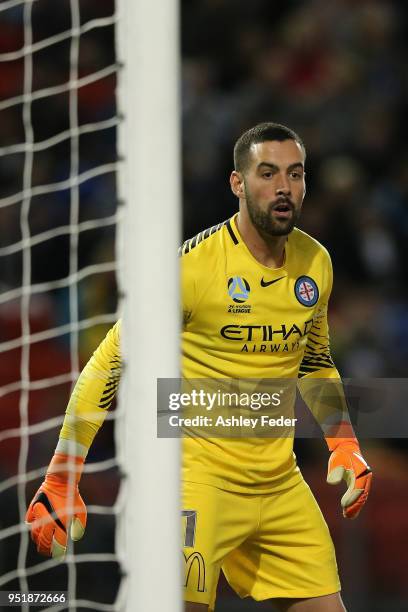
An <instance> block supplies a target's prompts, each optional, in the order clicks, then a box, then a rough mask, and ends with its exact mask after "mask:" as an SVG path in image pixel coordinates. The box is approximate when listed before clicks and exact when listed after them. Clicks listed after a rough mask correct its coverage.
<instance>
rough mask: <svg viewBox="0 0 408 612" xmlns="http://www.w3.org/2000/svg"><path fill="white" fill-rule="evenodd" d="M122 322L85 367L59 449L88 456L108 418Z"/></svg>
mask: <svg viewBox="0 0 408 612" xmlns="http://www.w3.org/2000/svg"><path fill="white" fill-rule="evenodd" d="M119 326H120V323H119V322H118V323H117V324H116V325H115V326H114V327H113V328H112V329H111V330H110V331H109V332H108V334H107V336H106V337H105V339H104V340H103V341H102V342H101V344H100V345H99V347H98V348H97V349H96V351H95V352H94V354H93V355H92V357H91V358H90V360H89V361H88V363H87V364H86V366H85V368H84V369H83V371H82V373H81V375H80V377H79V379H78V381H77V383H76V385H75V387H74V390H73V392H72V395H71V398H70V401H69V403H68V407H67V410H66V413H65V418H64V422H63V425H62V428H61V432H60V436H59V441H58V445H57V448H56V450H57V452H61V453H66V454H69V455H76V456H81V457H86V454H87V452H88V450H89V448H90V446H91V444H92V442H93V440H94V438H95V436H96V434H97V432H98V430H99V428H100V427H101V425H102V423H103V421H104V420H105V417H106V413H107V410H108V409H109V407H110V406H111V404H112V401H113V398H114V395H115V392H116V389H117V386H118V384H119V379H120V366H121V360H120V347H119V328H120V327H119Z"/></svg>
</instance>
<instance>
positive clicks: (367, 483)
mask: <svg viewBox="0 0 408 612" xmlns="http://www.w3.org/2000/svg"><path fill="white" fill-rule="evenodd" d="M326 442H327V446H328V447H329V450H331V455H330V458H329V466H328V470H327V482H328V483H329V484H333V485H336V484H339V483H340V482H341V481H342V480H345V481H346V483H347V487H348V488H347V491H346V492H345V493H344V495H343V497H342V498H341V506H342V508H343V516H344V517H345V518H351V519H354V518H356V517H357V516H358V515H359V513H360V511H361V509H362V507H363V506H364V504H365V502H366V501H367V497H368V493H369V491H370V487H371V480H372V477H373V475H372V473H371V468H370V467H369V466H368V464H367V463H366V462H365V460H364V459H363V457H362V455H361V450H360V446H359V444H358V441H357V439H356V438H326Z"/></svg>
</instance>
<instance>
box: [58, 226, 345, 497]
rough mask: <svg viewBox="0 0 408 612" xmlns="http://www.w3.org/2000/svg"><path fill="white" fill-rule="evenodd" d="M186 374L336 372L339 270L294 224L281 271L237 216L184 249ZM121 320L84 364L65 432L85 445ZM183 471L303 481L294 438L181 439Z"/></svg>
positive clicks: (111, 389) (113, 373)
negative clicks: (332, 346) (252, 245)
mask: <svg viewBox="0 0 408 612" xmlns="http://www.w3.org/2000/svg"><path fill="white" fill-rule="evenodd" d="M180 254H181V282H182V288H181V292H182V305H183V315H184V317H183V318H184V323H183V330H182V376H183V378H185V379H196V378H209V379H214V378H215V379H217V378H218V379H219V378H224V379H225V378H228V379H271V378H278V379H284V378H285V379H286V378H298V377H305V376H308V377H311V376H312V377H314V376H321V377H327V378H329V377H335V378H337V377H338V373H337V371H336V369H335V367H334V364H333V362H332V360H331V357H330V351H329V335H328V324H327V304H328V299H329V295H330V291H331V286H332V268H331V262H330V258H329V255H328V253H327V251H326V250H325V248H324V247H323V246H322V245H321V244H319V243H318V242H317V241H316V240H314V239H313V238H311V237H310V236H308V235H307V234H305V233H304V232H302V231H300V230H298V229H295V230H294V231H293V232H292V233H291V234H290V235H289V236H288V240H287V242H286V246H285V261H284V264H283V266H282V267H281V268H277V269H270V268H267V267H266V266H263V265H262V264H260V263H259V262H258V261H257V260H256V259H255V258H254V257H253V256H252V254H251V253H250V251H249V250H248V248H247V247H246V245H245V243H244V242H243V240H242V239H241V237H240V235H239V232H238V228H237V226H236V216H235V217H233V218H232V219H229V220H227V221H225V222H224V223H220V224H219V225H217V226H214V227H212V228H210V229H207V230H205V231H203V232H201V233H200V234H198V235H197V236H196V237H194V238H192V239H190V240H187V241H186V242H185V243H184V244H183V246H182V247H181V249H180ZM120 365H121V359H120V322H118V323H117V324H116V325H115V326H114V327H113V328H112V329H111V330H110V331H109V333H108V334H107V336H106V338H105V339H104V340H103V342H102V343H101V344H100V346H99V347H98V348H97V350H96V351H95V352H94V354H93V356H92V357H91V359H90V360H89V362H88V364H87V365H86V367H85V368H84V370H83V372H82V374H81V376H80V378H79V379H78V382H77V384H76V387H75V389H74V392H73V394H72V397H71V400H70V403H69V405H68V408H67V412H66V417H65V420H64V425H63V428H62V430H61V434H60V439H61V440H62V441H64V440H73V441H75V442H77V443H78V444H80V445H81V447H82V448H85V450H86V449H88V448H89V446H90V445H91V443H92V440H93V438H94V436H95V434H96V432H97V431H98V429H99V427H100V425H101V424H102V422H103V419H104V417H105V415H106V411H107V410H108V408H109V407H110V405H111V402H112V399H113V396H114V393H115V391H116V388H117V385H118V381H119V376H120ZM182 477H183V479H184V480H187V481H191V482H200V483H203V484H211V485H214V486H217V487H220V488H224V489H228V490H232V491H237V492H243V493H251V492H252V493H259V492H269V491H279V490H282V489H284V488H287V487H290V486H292V485H293V484H295V482H296V480H297V479H299V478H300V473H299V471H298V468H297V466H296V461H295V457H294V454H293V439H292V438H291V437H285V438H259V437H253V438H244V439H241V438H221V437H218V438H209V439H207V438H205V437H186V438H184V439H183V466H182Z"/></svg>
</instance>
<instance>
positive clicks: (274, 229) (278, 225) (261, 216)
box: [246, 189, 300, 238]
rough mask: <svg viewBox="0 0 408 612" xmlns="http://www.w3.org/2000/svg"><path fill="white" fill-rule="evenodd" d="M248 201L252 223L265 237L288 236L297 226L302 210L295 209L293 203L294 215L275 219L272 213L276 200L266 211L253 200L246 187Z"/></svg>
mask: <svg viewBox="0 0 408 612" xmlns="http://www.w3.org/2000/svg"><path fill="white" fill-rule="evenodd" d="M246 203H247V209H248V214H249V218H250V219H251V221H252V224H253V225H254V226H255V228H256V229H257V231H258V233H259V234H260V235H261V236H262V237H263V238H268V237H274V236H287V235H288V234H290V233H291V232H292V231H293V228H294V227H295V226H296V224H297V222H298V221H299V218H300V210H299V211H297V210H295V208H294V206H293V204H291V208H292V216H291V217H290V218H289V219H273V218H272V215H271V213H272V210H273V208H274V206H275V205H276V202H272V203H271V204H269V206H268V210H267V211H266V212H265V211H263V210H260V208H259V207H258V206H257V205H256V204H255V203H254V202H253V200H252V198H251V196H250V195H249V193H248V189H246Z"/></svg>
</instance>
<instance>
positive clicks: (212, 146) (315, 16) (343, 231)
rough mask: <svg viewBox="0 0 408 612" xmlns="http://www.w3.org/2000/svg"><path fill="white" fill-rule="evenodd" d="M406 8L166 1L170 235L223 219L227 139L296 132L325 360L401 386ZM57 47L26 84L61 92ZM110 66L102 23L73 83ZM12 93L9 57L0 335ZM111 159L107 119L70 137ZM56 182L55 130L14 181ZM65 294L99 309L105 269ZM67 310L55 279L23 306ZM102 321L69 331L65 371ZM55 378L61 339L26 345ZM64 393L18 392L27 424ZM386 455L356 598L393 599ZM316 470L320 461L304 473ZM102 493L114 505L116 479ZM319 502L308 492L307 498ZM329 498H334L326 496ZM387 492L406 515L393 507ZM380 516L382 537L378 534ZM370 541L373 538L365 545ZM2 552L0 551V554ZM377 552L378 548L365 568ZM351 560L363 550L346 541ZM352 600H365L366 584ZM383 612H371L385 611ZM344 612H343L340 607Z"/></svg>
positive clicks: (346, 0) (90, 162)
mask: <svg viewBox="0 0 408 612" xmlns="http://www.w3.org/2000/svg"><path fill="white" fill-rule="evenodd" d="M114 4H115V3H114V0H80V1H79V6H80V19H81V24H83V23H86V22H88V21H90V20H91V19H96V18H100V17H107V16H110V15H112V14H113V13H114V10H115V6H114ZM405 5H406V3H404V2H403V1H402V0H400V1H386V0H359V1H356V0H331V1H330V2H327V0H308V1H305V0H286V1H283V0H276V1H274V2H271V1H270V0H251V1H250V2H246V1H244V0H181V47H182V72H181V90H182V117H181V119H182V138H183V187H184V200H183V202H184V205H183V220H184V228H183V232H184V237H185V238H187V237H191V236H192V235H194V234H196V233H197V232H199V231H200V230H202V229H203V228H206V227H209V226H211V225H213V224H215V223H218V222H220V221H222V220H224V219H225V218H227V217H228V216H230V215H232V214H233V213H234V212H235V210H236V208H237V201H236V200H235V198H234V196H233V195H232V194H231V192H230V190H229V183H228V177H229V174H230V171H231V169H232V149H233V145H234V142H235V140H236V139H237V138H238V136H239V135H240V134H241V133H242V132H243V131H244V130H246V129H248V128H249V127H251V126H253V125H254V124H256V123H258V122H261V121H269V120H270V121H276V122H279V123H283V124H286V125H288V126H289V127H291V128H293V129H294V130H295V131H297V132H298V133H299V135H300V136H301V137H302V139H303V140H304V142H305V145H306V149H307V162H306V171H307V195H306V199H305V204H304V212H303V217H302V221H301V228H302V229H304V230H305V231H306V232H308V233H310V234H311V235H312V236H314V237H315V238H317V239H318V240H320V241H321V242H322V243H323V244H324V245H325V246H326V247H327V248H328V249H329V251H330V253H331V255H332V260H333V267H334V290H333V295H332V300H331V310H330V321H331V336H332V348H333V355H334V358H335V362H336V365H337V366H338V368H339V370H340V372H341V373H342V375H343V376H345V377H362V378H364V377H368V378H369V377H405V376H406V371H407V365H408V294H407V286H408V267H407V266H406V265H405V262H406V261H407V260H408V204H407V196H408V173H407V170H406V166H407V163H408V148H407V144H406V138H405V137H404V133H405V132H404V129H403V125H404V119H405V107H406V97H407V72H406V62H407V51H408V49H407V47H408V32H407V23H406V19H405V16H406V6H405ZM0 9H1V4H0ZM23 11H24V7H23V5H22V4H21V5H15V6H13V7H11V8H9V9H8V10H4V11H1V10H0V55H1V54H5V53H10V52H13V51H16V50H18V49H20V48H21V47H22V46H23V44H24V28H23ZM70 27H71V5H70V2H69V0H59V1H58V10H55V2H54V0H38V1H37V2H34V3H33V5H32V33H33V42H34V43H35V42H37V41H39V40H43V39H45V38H48V37H50V36H53V35H55V34H57V33H59V32H63V31H65V30H67V29H69V28H70ZM70 43H71V41H70V39H69V38H68V39H66V40H61V41H60V42H58V43H57V44H53V45H52V46H48V47H45V48H43V49H41V50H39V51H37V52H36V53H35V54H34V55H33V58H34V63H33V82H32V90H39V89H44V88H47V87H54V86H59V85H62V84H64V83H67V82H69V79H70V53H71V48H70ZM158 44H161V41H160V43H158ZM114 63H115V48H114V26H113V25H111V26H105V27H103V28H95V29H92V30H89V31H88V32H86V33H83V34H82V35H81V37H80V44H79V56H78V76H79V78H81V77H85V76H87V75H90V74H93V73H95V72H97V71H99V70H101V69H103V68H105V67H108V66H112V65H113V64H114ZM115 87H116V76H115V73H114V72H112V73H111V74H109V75H107V76H105V77H103V78H100V79H97V80H95V81H94V82H91V83H89V84H88V85H86V86H83V87H81V88H80V89H79V90H78V104H77V111H78V122H79V125H82V126H83V125H85V124H92V123H94V122H96V121H109V120H110V119H111V118H113V117H115V115H116V112H117V111H116V102H115ZM23 92H24V57H21V58H19V59H13V60H8V61H2V62H0V343H1V342H4V341H8V340H11V339H13V338H18V337H19V336H20V334H21V321H20V307H21V297H16V298H15V299H13V300H4V299H3V300H2V295H3V296H4V294H6V292H8V291H11V290H13V289H15V288H18V287H21V284H22V266H23V262H22V254H21V251H17V252H15V253H9V254H5V255H3V254H2V251H1V249H4V248H7V247H8V246H10V245H12V244H14V243H16V242H18V241H20V240H21V239H22V228H21V220H20V217H21V210H22V208H21V207H22V200H20V201H16V202H15V203H13V204H11V205H4V203H5V199H6V198H9V197H10V196H12V195H13V194H16V193H18V192H21V191H22V189H23V186H24V183H23V181H24V172H25V155H24V151H22V150H14V151H13V150H10V149H9V147H12V146H13V145H16V144H18V143H23V142H24V141H26V140H27V138H29V136H30V134H29V131H28V130H27V124H25V123H24V115H23V105H22V103H18V104H15V105H12V106H5V105H4V101H5V100H7V99H10V98H13V97H15V96H19V95H21V94H22V93H23ZM71 118H72V117H71ZM31 125H32V129H33V139H34V141H35V142H36V143H38V142H41V141H44V140H46V139H48V138H51V137H52V136H55V135H56V134H60V133H63V132H64V131H65V130H68V129H69V127H70V94H69V91H65V92H61V93H59V94H57V95H53V96H50V97H46V98H42V99H38V100H35V101H34V102H33V103H32V105H31ZM116 156H117V153H116V130H115V126H114V125H111V127H106V128H105V129H103V130H100V131H97V132H87V133H84V134H82V135H81V136H79V172H80V173H83V172H86V171H89V170H92V169H93V168H95V167H97V166H101V165H105V164H108V163H111V162H114V161H115V160H116ZM70 172H71V142H70V139H69V138H66V139H62V140H61V141H60V142H58V143H55V144H52V146H48V147H46V148H44V149H42V150H40V151H37V152H35V153H34V155H33V167H32V173H31V184H32V185H33V186H38V185H48V184H53V183H58V182H61V181H64V180H67V179H68V178H69V176H70ZM26 178H27V177H26ZM79 198H80V206H79V219H78V220H79V221H87V220H94V219H99V218H105V217H109V216H110V215H112V214H114V212H115V210H116V205H117V196H116V185H115V174H114V172H106V173H103V174H100V175H98V176H95V177H93V178H91V179H89V180H87V181H84V182H83V183H81V185H80V187H79ZM70 200H71V194H70V190H69V189H68V188H67V189H59V190H54V191H52V192H51V193H46V194H42V195H37V196H35V197H32V199H31V202H30V210H29V215H28V219H27V221H28V225H29V229H30V235H32V236H33V235H36V234H39V233H41V232H44V231H47V230H49V229H51V228H55V227H56V226H63V225H67V224H69V223H70V214H71V213H70V211H71V206H70V204H71V201H70ZM114 248H115V228H114V225H109V226H106V227H101V228H97V229H94V230H90V231H84V232H81V233H80V235H79V244H78V267H79V269H83V268H84V267H86V266H89V265H92V264H97V263H104V262H109V261H112V260H113V259H114ZM69 253H70V238H69V235H68V234H66V235H63V236H56V237H55V238H52V239H49V240H46V241H43V242H40V243H39V244H38V245H36V246H33V247H32V249H31V258H32V260H31V262H32V265H31V273H30V275H31V279H30V281H31V284H38V283H44V282H52V281H54V280H56V279H61V278H64V277H65V276H67V274H68V272H69ZM78 302H79V303H78V307H79V317H80V318H81V319H83V318H86V317H90V316H93V315H96V314H102V313H106V312H114V311H115V308H116V303H117V288H116V281H115V276H114V273H113V272H106V273H104V274H96V275H92V276H89V277H86V278H84V279H83V280H82V281H80V283H79V285H78ZM69 317H70V308H69V288H68V287H62V288H59V289H58V288H55V289H53V290H52V291H49V292H47V293H44V292H42V293H39V294H37V295H34V296H32V298H31V301H30V324H31V331H32V332H36V331H41V330H45V329H49V328H52V327H56V326H58V325H62V324H65V323H67V322H69ZM104 329H106V328H104ZM104 329H101V327H98V328H92V329H91V330H89V331H85V332H81V334H80V353H81V365H83V363H84V362H85V360H86V359H87V358H88V357H89V354H90V353H91V352H92V350H93V349H94V347H95V346H96V344H97V342H98V341H99V339H100V338H101V337H102V335H103V331H104ZM406 341H407V342H406ZM20 360H21V352H20V350H19V349H15V350H13V351H8V352H7V353H0V387H1V386H3V385H6V384H9V383H12V382H15V381H18V380H19V377H20ZM70 368H71V360H70V354H69V341H68V336H63V337H60V338H57V339H56V340H46V341H44V342H39V343H36V344H33V345H32V347H31V354H30V377H31V379H32V380H36V379H41V378H45V377H47V376H54V375H57V374H63V373H66V372H69V371H70ZM69 391H70V383H66V384H62V385H59V386H56V387H51V388H48V389H43V390H41V391H33V392H31V393H30V404H29V419H30V423H35V422H37V421H41V420H44V419H45V418H46V417H50V416H56V415H62V412H63V409H64V405H65V403H66V400H67V397H68V395H69ZM19 401H20V391H19V390H16V391H14V392H12V393H7V395H4V396H0V413H1V419H0V433H1V431H2V430H4V429H7V428H9V427H14V426H16V427H17V426H18V425H19ZM57 431H58V429H55V431H52V432H51V433H49V434H48V436H42V437H41V438H39V437H38V436H32V438H31V440H30V451H29V466H30V467H39V466H41V465H45V463H46V462H47V460H48V458H49V456H50V454H51V452H52V450H53V448H54V445H55V439H56V436H57ZM310 444H311V443H309V445H308V444H306V445H304V446H302V445H300V446H299V455H300V456H302V455H304V456H305V457H306V456H309V457H313V452H314V451H313V449H312V447H311V446H310ZM392 447H393V454H391V451H390V448H388V450H387V451H386V454H384V450H383V449H381V448H378V447H377V448H373V449H372V450H371V454H370V452H369V458H370V461H372V462H373V463H375V464H376V465H381V466H384V465H386V466H387V470H388V471H387V470H386V469H385V468H384V469H383V470H380V474H379V476H378V478H379V482H380V483H381V484H382V486H383V487H384V488H383V491H384V494H383V495H380V496H379V497H378V498H377V500H378V502H380V503H381V504H382V506H381V507H382V509H383V510H384V512H385V515H384V514H381V513H379V511H378V507H376V506H375V505H374V504H372V505H371V506H369V507H368V508H367V511H366V514H367V525H368V527H367V530H366V531H365V532H364V537H365V538H366V539H369V538H373V539H374V541H376V542H377V545H376V546H374V545H372V546H371V547H368V548H367V547H365V548H364V546H363V550H364V551H365V554H366V553H367V550H369V551H371V553H370V558H371V560H372V563H371V564H370V566H369V567H368V568H367V573H368V574H369V578H367V577H366V580H368V582H370V581H371V585H372V586H371V589H372V593H374V592H375V588H374V585H375V584H376V585H377V586H378V588H379V592H381V593H383V594H384V596H386V595H387V593H388V591H389V592H390V593H391V591H392V592H394V591H395V592H397V593H399V596H400V598H401V600H402V598H403V597H405V598H407V597H408V593H407V590H406V588H407V587H406V578H404V576H403V571H402V569H401V568H403V567H406V566H407V565H408V559H406V558H405V560H404V558H403V555H404V554H406V553H405V552H404V551H405V550H407V549H408V541H407V537H408V535H407V533H406V531H404V530H403V527H402V524H403V517H402V514H401V513H400V514H401V516H400V514H398V516H397V517H396V515H395V512H394V514H393V508H392V506H393V505H394V506H395V503H394V501H393V500H394V499H395V497H393V496H395V495H398V491H399V490H401V488H402V487H403V486H405V489H406V484H407V478H406V476H405V473H406V472H405V469H403V468H402V466H405V460H403V459H402V458H401V457H402V455H401V453H402V450H403V447H404V445H403V444H402V443H399V444H397V443H396V442H395V441H394V443H393V444H392ZM19 451H20V445H19V444H18V443H17V442H16V439H15V438H14V439H11V440H7V441H5V442H2V443H0V476H3V477H6V476H10V475H12V474H15V473H17V472H18V457H19ZM112 452H113V449H112V439H111V428H110V426H108V425H107V426H105V428H103V431H102V432H101V433H100V434H99V435H98V438H97V442H96V444H95V447H94V449H93V450H92V451H91V455H90V456H91V460H92V459H95V458H101V457H106V456H107V455H109V454H110V453H112ZM323 462H324V458H323V457H320V456H319V464H321V465H323ZM377 471H378V467H377ZM313 474H315V472H314V471H312V472H311V474H310V478H311V480H313ZM390 474H392V477H390ZM323 480H324V478H323V476H322V475H321V474H320V475H319V479H318V481H317V480H316V487H317V490H318V495H319V484H318V483H321V482H323ZM95 482H96V481H95ZM95 482H93V481H92V480H91V479H88V480H87V481H86V483H87V485H86V486H87V487H88V489H89V490H88V492H89V496H90V498H92V499H95V496H97V494H98V485H97V484H95ZM106 482H107V483H108V482H111V483H113V480H112V479H111V480H109V479H107V480H106ZM34 484H35V483H33V486H34ZM106 486H107V485H106ZM111 488H112V491H110V495H113V492H114V488H115V486H114V485H113V484H112V487H111ZM29 493H30V491H29V492H28V494H29ZM13 495H15V492H14V493H13V494H12V493H10V496H9V497H8V498H7V499H8V502H9V505H7V507H8V508H9V511H8V514H7V516H6V515H5V514H1V515H0V529H1V527H4V526H9V525H12V524H14V523H15V522H16V521H18V509H17V504H16V500H15V499H14V497H13ZM320 495H322V496H324V493H323V489H321V490H320ZM374 495H375V493H374ZM334 496H336V500H337V493H336V494H334ZM334 496H333V497H332V498H331V499H332V500H333V499H334ZM401 499H402V505H401V508H402V509H404V511H405V512H406V509H407V507H408V500H406V499H405V498H403V497H402V498H401ZM0 501H1V500H0ZM3 501H4V500H3ZM105 501H106V500H105ZM391 502H392V503H391ZM101 503H104V500H101ZM326 503H327V504H329V505H330V503H331V502H330V501H327V500H323V505H324V504H326ZM1 507H2V508H4V507H5V503H2V504H1ZM401 512H402V511H401ZM337 515H338V513H337V514H336V516H337ZM330 516H331V519H332V524H333V525H334V526H335V527H334V530H335V537H339V539H340V536H338V530H341V527H340V523H339V522H338V516H337V519H336V518H335V511H334V510H333V512H332V515H330ZM384 516H386V521H387V525H388V527H387V530H385V531H384V530H383V531H381V525H382V521H383V520H384ZM394 519H395V520H394ZM336 521H337V522H336ZM393 521H394V522H393ZM109 533H110V534H111V533H112V528H111V531H109ZM380 533H382V534H383V535H384V537H382V538H379V535H378V534H380ZM385 534H386V535H385ZM108 537H109V536H108ZM404 538H405V545H406V546H405V548H404V549H402V548H399V545H400V543H401V541H403V539H404ZM380 540H381V541H380ZM97 541H100V540H97V537H96V536H95V538H90V539H89V540H88V543H89V542H91V544H90V548H92V550H93V549H94V547H95V546H97ZM360 544H361V543H360ZM3 545H4V542H0V549H1V547H3ZM13 546H14V545H13ZM15 546H17V544H15ZM381 547H382V548H383V550H384V551H385V553H384V555H383V557H382V558H381V559H379V549H380V548H381ZM9 550H11V549H9ZM16 550H17V548H16ZM339 550H340V552H339V554H340V557H342V556H344V558H346V557H347V552H348V551H347V550H343V549H342V548H341V543H340V544H339ZM355 550H357V551H358V550H360V551H361V550H362V549H361V548H359V547H358V546H357V548H356V549H355ZM10 558H14V557H13V555H11V557H10ZM346 566H347V564H345V565H344V567H346ZM6 568H8V565H7V563H6V558H5V555H2V554H0V574H1V570H5V569H6ZM376 568H377V569H378V571H377V569H376ZM393 578H394V583H392V579H393ZM357 582H358V581H357ZM353 584H354V583H353ZM387 589H388V591H387ZM221 591H222V589H221ZM365 592H366V593H368V592H369V588H368V587H367V589H366V590H365ZM221 594H222V592H221ZM357 600H358V597H357V596H356V599H355V601H356V602H357ZM404 601H405V600H404ZM225 605H226V607H225V609H227V605H228V604H225ZM367 605H368V604H367V601H366V602H365V603H364V602H363V603H362V604H361V606H362V607H361V610H364V611H365V610H366V609H370V610H371V611H372V612H374V611H375V610H377V608H375V597H373V598H372V599H371V600H370V602H369V607H367ZM395 606H396V604H395ZM395 606H394V607H393V608H387V610H388V609H389V610H391V609H393V610H395V611H397V609H398V610H399V608H397V607H395ZM221 609H223V608H221V607H220V610H221ZM237 609H238V608H237ZM243 609H244V608H243ZM246 609H247V608H246ZM380 609H386V608H378V610H380ZM353 610H355V611H356V612H357V611H358V610H359V608H358V604H357V603H356V605H355V608H354V609H353ZM401 610H402V608H401Z"/></svg>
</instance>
